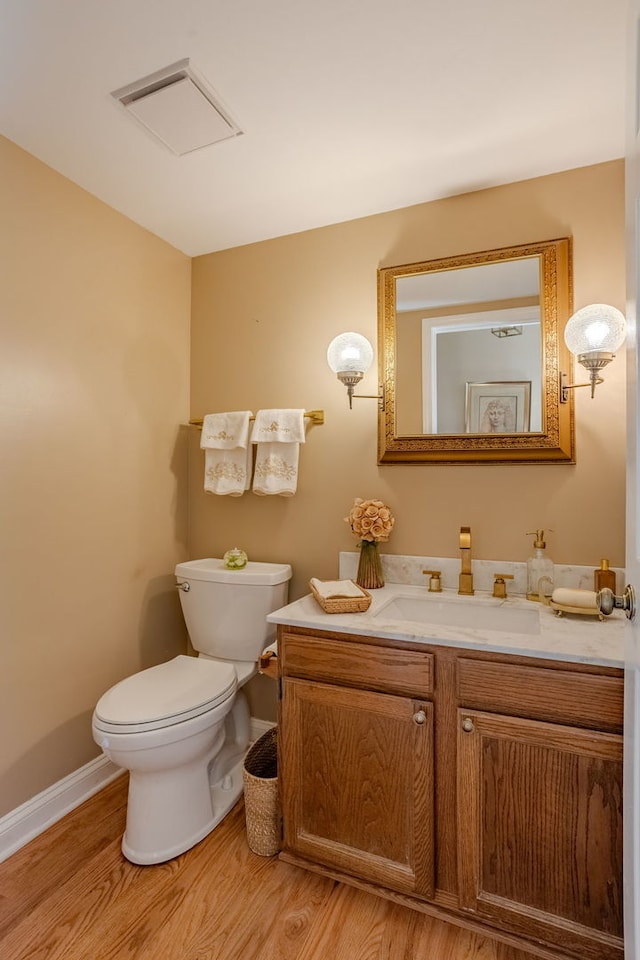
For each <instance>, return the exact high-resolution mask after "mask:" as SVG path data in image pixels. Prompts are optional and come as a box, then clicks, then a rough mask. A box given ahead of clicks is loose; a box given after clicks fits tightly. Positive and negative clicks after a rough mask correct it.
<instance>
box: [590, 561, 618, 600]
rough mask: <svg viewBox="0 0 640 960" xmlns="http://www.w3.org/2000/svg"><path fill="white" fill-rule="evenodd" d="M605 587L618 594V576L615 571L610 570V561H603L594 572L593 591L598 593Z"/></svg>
mask: <svg viewBox="0 0 640 960" xmlns="http://www.w3.org/2000/svg"><path fill="white" fill-rule="evenodd" d="M604 587H609V590H613V592H614V593H615V592H616V574H615V570H610V569H609V561H608V560H601V561H600V566H599V567H598V569H597V570H594V571H593V589H594V590H595V591H596V593H598V591H599V590H603V589H604Z"/></svg>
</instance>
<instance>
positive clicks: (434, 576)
mask: <svg viewBox="0 0 640 960" xmlns="http://www.w3.org/2000/svg"><path fill="white" fill-rule="evenodd" d="M422 572H423V573H426V574H427V576H428V577H429V593H442V581H441V579H440V578H441V576H442V571H441V570H423V571H422Z"/></svg>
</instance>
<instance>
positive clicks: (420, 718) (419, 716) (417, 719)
mask: <svg viewBox="0 0 640 960" xmlns="http://www.w3.org/2000/svg"><path fill="white" fill-rule="evenodd" d="M426 720H427V715H426V713H425V712H424V710H418V712H417V713H414V715H413V722H414V723H417V724H418V726H421V725H422V724H423V723H426Z"/></svg>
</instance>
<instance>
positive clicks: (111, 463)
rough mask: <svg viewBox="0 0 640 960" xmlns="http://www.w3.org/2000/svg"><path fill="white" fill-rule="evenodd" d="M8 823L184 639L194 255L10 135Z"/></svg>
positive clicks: (5, 330)
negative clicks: (116, 693)
mask: <svg viewBox="0 0 640 960" xmlns="http://www.w3.org/2000/svg"><path fill="white" fill-rule="evenodd" d="M0 169H1V170H2V176H1V177H0V208H1V209H2V219H1V221H0V236H1V238H2V256H1V257H0V326H1V328H2V334H1V343H2V347H1V349H0V398H1V400H0V428H1V429H0V433H1V436H2V445H3V450H2V458H1V464H2V465H1V466H0V477H1V480H0V514H1V516H2V549H1V551H0V584H1V586H0V731H2V735H1V737H0V815H1V814H3V813H5V812H7V811H8V810H11V809H13V808H14V807H16V806H18V805H19V804H20V803H22V802H23V801H25V800H26V799H28V798H30V797H32V796H33V795H34V794H36V793H37V792H39V791H40V790H42V789H44V788H45V787H47V786H49V785H50V784H52V783H54V782H55V781H57V780H59V779H60V778H62V777H64V776H65V775H67V774H69V773H71V772H72V771H74V770H76V769H77V768H78V767H80V766H82V764H84V763H86V762H87V761H88V760H90V759H91V758H92V757H94V756H96V755H97V754H98V753H99V750H98V748H97V747H96V745H95V744H94V743H93V740H92V738H91V713H92V711H93V707H94V705H95V703H96V700H97V699H98V697H99V696H100V694H101V693H102V692H104V690H106V689H107V688H108V687H109V686H110V685H111V684H112V683H114V682H115V681H116V680H118V679H120V678H122V677H124V676H126V675H127V674H129V673H132V672H134V671H136V670H137V669H139V668H140V667H141V666H147V665H150V664H152V663H155V662H159V661H161V660H166V659H168V658H169V657H171V656H173V655H174V654H175V653H176V652H179V650H182V649H183V647H184V628H183V625H182V618H181V616H180V612H179V604H178V603H177V598H176V595H175V590H174V588H173V578H172V576H171V571H172V569H173V566H174V565H175V563H176V561H177V560H181V559H184V558H185V556H187V551H186V460H187V457H186V446H185V444H186V432H187V431H186V430H184V429H183V430H182V431H181V430H180V429H179V424H180V423H181V422H184V421H185V420H186V419H187V418H188V382H189V372H188V362H189V361H188V356H189V310H190V261H189V259H188V258H187V257H185V256H183V255H182V254H180V253H178V252H177V251H176V250H174V249H173V248H172V247H170V246H169V245H167V244H166V243H164V242H162V241H160V240H158V239H157V238H156V237H153V236H152V235H151V234H149V233H147V232H146V231H144V230H142V229H141V228H140V227H138V226H137V225H135V224H133V223H132V222H131V221H130V220H127V219H126V218H125V217H123V216H121V215H120V214H118V213H116V212H115V211H114V210H112V209H110V208H109V207H107V206H105V205H104V204H102V203H100V202H99V201H98V200H96V199H95V198H93V197H91V196H90V195H89V194H87V193H85V192H84V191H83V190H81V189H80V188H79V187H77V186H75V185H74V184H72V183H71V182H70V181H68V180H66V179H64V178H63V177H61V176H59V175H58V174H57V173H55V172H53V171H52V170H50V169H49V168H48V167H46V166H44V165H43V164H41V163H39V162H38V161H37V160H35V159H33V158H32V157H30V156H29V155H28V154H26V153H24V152H23V151H21V150H20V149H18V148H17V147H16V146H14V145H13V144H11V143H10V142H8V141H7V140H3V139H0Z"/></svg>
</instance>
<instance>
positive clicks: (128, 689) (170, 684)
mask: <svg viewBox="0 0 640 960" xmlns="http://www.w3.org/2000/svg"><path fill="white" fill-rule="evenodd" d="M236 686H237V676H236V671H235V667H234V666H233V664H231V663H226V662H223V661H220V660H204V659H201V658H199V657H186V656H183V655H180V656H177V657H174V659H173V660H169V661H168V662H167V663H161V664H159V665H158V666H156V667H149V668H148V669H147V670H142V671H141V672H140V673H136V674H134V675H133V676H131V677H127V678H126V679H124V680H121V681H120V682H119V683H116V684H115V686H113V687H111V689H110V690H107V692H106V693H105V694H103V696H102V697H100V699H99V700H98V703H97V705H96V708H95V711H94V716H93V722H94V725H95V726H96V727H97V728H99V729H100V730H101V731H102V732H105V733H119V734H125V733H141V732H143V731H145V730H159V729H162V728H163V727H169V726H173V725H175V724H178V723H182V722H183V721H185V720H190V719H192V718H193V717H198V716H201V715H202V714H204V713H207V712H209V711H210V710H212V709H213V708H214V707H215V706H217V705H218V704H221V703H223V702H224V701H225V700H228V699H230V698H232V697H233V694H234V692H235V690H236Z"/></svg>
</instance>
